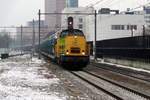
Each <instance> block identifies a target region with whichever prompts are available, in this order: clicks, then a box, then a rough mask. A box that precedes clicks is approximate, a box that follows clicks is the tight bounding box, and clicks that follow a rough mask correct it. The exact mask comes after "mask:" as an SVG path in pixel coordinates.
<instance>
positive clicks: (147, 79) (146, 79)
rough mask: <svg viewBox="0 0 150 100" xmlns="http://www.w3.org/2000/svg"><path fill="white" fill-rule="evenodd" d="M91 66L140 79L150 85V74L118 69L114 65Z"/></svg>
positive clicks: (93, 64) (94, 64)
mask: <svg viewBox="0 0 150 100" xmlns="http://www.w3.org/2000/svg"><path fill="white" fill-rule="evenodd" d="M91 65H92V66H95V67H98V68H100V69H103V70H107V71H112V72H114V73H119V74H121V75H125V76H128V77H131V78H134V79H138V80H141V81H144V82H148V83H150V74H148V73H144V72H141V71H139V72H138V71H134V70H131V69H127V68H121V67H116V66H114V65H108V64H96V63H91Z"/></svg>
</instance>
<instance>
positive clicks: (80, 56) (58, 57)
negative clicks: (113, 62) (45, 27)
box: [40, 17, 90, 68]
mask: <svg viewBox="0 0 150 100" xmlns="http://www.w3.org/2000/svg"><path fill="white" fill-rule="evenodd" d="M68 20H69V21H68V29H64V30H60V31H58V32H56V33H55V34H52V35H50V36H49V37H48V38H47V39H45V40H44V41H43V42H42V44H41V46H40V50H41V51H42V52H45V53H47V54H49V56H50V57H51V58H52V60H53V61H55V62H57V63H58V64H60V65H62V66H69V65H71V66H73V65H76V68H78V67H79V68H83V67H86V66H87V65H88V63H89V55H90V45H89V44H88V43H87V42H86V37H85V35H84V33H83V31H81V30H79V29H74V28H73V25H72V24H73V21H72V17H71V20H70V19H69V18H68ZM71 66H70V67H71Z"/></svg>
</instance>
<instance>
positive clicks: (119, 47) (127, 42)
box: [89, 36, 150, 62]
mask: <svg viewBox="0 0 150 100" xmlns="http://www.w3.org/2000/svg"><path fill="white" fill-rule="evenodd" d="M89 43H90V44H92V42H89ZM91 51H92V50H91ZM96 56H97V57H98V58H101V57H110V58H117V59H129V60H142V61H146V62H150V36H136V37H127V38H119V39H110V40H103V41H97V42H96Z"/></svg>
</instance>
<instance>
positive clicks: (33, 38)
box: [32, 19, 35, 56]
mask: <svg viewBox="0 0 150 100" xmlns="http://www.w3.org/2000/svg"><path fill="white" fill-rule="evenodd" d="M34 52H35V23H34V19H33V37H32V56H34Z"/></svg>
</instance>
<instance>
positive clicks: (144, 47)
mask: <svg viewBox="0 0 150 100" xmlns="http://www.w3.org/2000/svg"><path fill="white" fill-rule="evenodd" d="M143 48H145V25H143Z"/></svg>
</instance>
